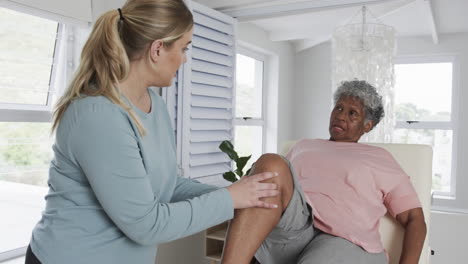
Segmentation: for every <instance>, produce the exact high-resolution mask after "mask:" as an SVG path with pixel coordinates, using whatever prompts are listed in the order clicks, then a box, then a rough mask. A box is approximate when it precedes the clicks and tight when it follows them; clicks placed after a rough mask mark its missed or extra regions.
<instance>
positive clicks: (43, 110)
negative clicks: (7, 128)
mask: <svg viewBox="0 0 468 264" xmlns="http://www.w3.org/2000/svg"><path fill="white" fill-rule="evenodd" d="M57 23H58V27H57V34H56V38H55V44H54V45H55V46H54V55H53V56H54V57H53V61H52V65H51V73H50V79H49V90H48V91H47V93H48V94H47V103H46V104H45V105H38V104H20V103H2V102H0V122H51V117H52V110H53V100H52V99H53V95H54V94H55V93H57V91H59V89H57V86H58V85H57V83H59V81H58V77H59V76H58V72H57V71H58V68H59V64H60V60H61V58H60V57H61V56H60V49H61V47H62V41H63V35H64V32H65V29H64V25H63V24H62V23H60V22H57Z"/></svg>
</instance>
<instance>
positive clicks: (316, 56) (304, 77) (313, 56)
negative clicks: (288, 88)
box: [291, 42, 332, 139]
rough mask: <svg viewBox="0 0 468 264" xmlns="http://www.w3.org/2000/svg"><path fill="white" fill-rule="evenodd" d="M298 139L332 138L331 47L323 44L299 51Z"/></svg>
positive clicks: (297, 64)
mask: <svg viewBox="0 0 468 264" xmlns="http://www.w3.org/2000/svg"><path fill="white" fill-rule="evenodd" d="M295 68H296V87H295V90H294V94H293V98H294V103H293V105H294V106H295V107H294V115H292V116H291V119H292V120H293V124H292V127H294V131H293V136H294V139H300V138H328V119H329V113H330V109H331V96H332V95H331V77H330V76H331V75H330V73H331V46H330V44H329V43H328V42H327V43H323V44H320V45H318V46H316V47H314V48H311V49H307V50H305V51H302V52H299V53H297V54H296V66H295Z"/></svg>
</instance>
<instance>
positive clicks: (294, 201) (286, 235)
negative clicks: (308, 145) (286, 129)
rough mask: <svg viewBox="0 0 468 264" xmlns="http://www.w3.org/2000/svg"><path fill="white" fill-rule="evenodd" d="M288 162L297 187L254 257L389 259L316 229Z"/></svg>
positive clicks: (375, 262)
mask: <svg viewBox="0 0 468 264" xmlns="http://www.w3.org/2000/svg"><path fill="white" fill-rule="evenodd" d="M285 160H286V159H285ZM286 161H287V160H286ZM287 162H288V164H289V168H290V170H291V175H292V176H293V182H294V191H293V194H292V197H291V200H290V201H289V204H288V207H287V208H286V210H285V211H284V213H283V215H282V216H281V219H280V221H279V223H278V225H277V226H276V227H275V228H274V229H273V230H272V231H271V233H270V234H269V235H268V237H267V238H266V239H265V241H263V243H262V245H261V246H260V248H259V249H258V250H257V252H256V253H255V258H256V259H257V260H258V261H259V262H260V263H261V264H296V263H298V264H361V263H362V264H385V263H388V261H387V257H386V255H385V253H384V252H382V253H377V254H375V253H368V252H366V251H365V250H364V249H362V248H361V247H359V246H357V245H355V244H353V243H352V242H350V241H348V240H346V239H344V238H341V237H336V236H332V235H330V234H327V233H324V232H322V231H320V230H318V229H314V226H313V216H312V208H311V207H310V205H308V204H307V202H306V199H305V196H304V192H303V191H302V188H301V186H300V185H299V184H298V182H297V177H296V175H295V172H294V168H293V167H292V166H291V164H290V163H289V161H287Z"/></svg>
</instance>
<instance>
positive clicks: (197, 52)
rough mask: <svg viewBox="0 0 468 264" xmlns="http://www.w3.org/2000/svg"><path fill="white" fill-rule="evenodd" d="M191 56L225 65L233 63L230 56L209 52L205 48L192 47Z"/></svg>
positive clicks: (230, 65)
mask: <svg viewBox="0 0 468 264" xmlns="http://www.w3.org/2000/svg"><path fill="white" fill-rule="evenodd" d="M192 57H193V58H195V59H198V60H202V61H207V62H212V63H216V64H220V65H225V66H229V67H232V65H234V62H233V59H234V57H232V56H226V55H223V54H219V53H215V52H211V51H209V50H206V49H200V48H197V47H193V49H192Z"/></svg>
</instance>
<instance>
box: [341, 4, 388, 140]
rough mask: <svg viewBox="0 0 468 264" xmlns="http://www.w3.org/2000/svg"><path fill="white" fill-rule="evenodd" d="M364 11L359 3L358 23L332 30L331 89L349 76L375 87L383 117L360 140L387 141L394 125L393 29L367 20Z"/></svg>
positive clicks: (365, 10)
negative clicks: (381, 100)
mask: <svg viewBox="0 0 468 264" xmlns="http://www.w3.org/2000/svg"><path fill="white" fill-rule="evenodd" d="M368 13H370V12H368V9H367V8H366V7H365V6H363V7H362V8H361V10H360V12H359V14H361V18H362V20H361V21H360V22H357V23H355V22H354V23H353V22H352V21H351V23H348V24H346V25H344V26H340V27H338V28H336V29H335V31H334V33H333V38H332V51H333V52H332V56H333V58H332V62H333V71H332V87H333V91H335V90H336V89H337V88H338V86H339V85H340V83H341V82H342V81H349V80H353V79H359V80H365V81H367V82H368V83H369V84H371V85H373V86H374V87H376V88H377V91H378V92H379V94H380V95H382V98H383V101H384V110H385V117H384V119H382V120H381V121H380V123H379V125H378V126H377V127H375V128H374V129H373V131H372V132H371V133H368V134H367V135H366V136H364V137H363V138H362V141H367V142H391V141H392V134H393V127H394V114H393V102H394V99H393V86H394V69H393V66H394V63H393V61H394V57H395V54H396V41H395V30H394V28H393V27H390V26H387V25H384V24H382V23H381V22H380V21H378V19H377V18H375V17H373V19H372V20H373V21H371V22H369V21H368V18H367V14H368ZM371 15H372V14H371ZM355 17H356V16H355Z"/></svg>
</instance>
